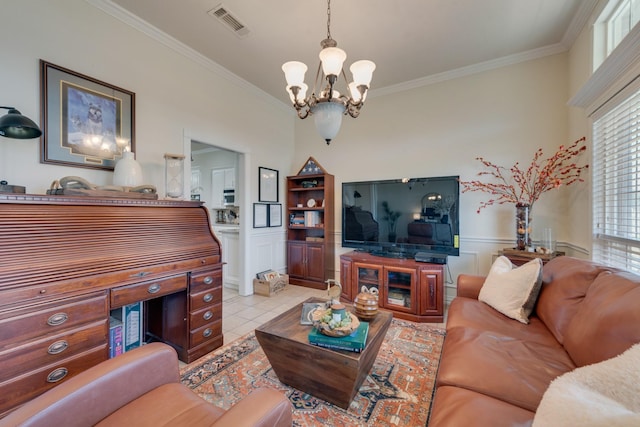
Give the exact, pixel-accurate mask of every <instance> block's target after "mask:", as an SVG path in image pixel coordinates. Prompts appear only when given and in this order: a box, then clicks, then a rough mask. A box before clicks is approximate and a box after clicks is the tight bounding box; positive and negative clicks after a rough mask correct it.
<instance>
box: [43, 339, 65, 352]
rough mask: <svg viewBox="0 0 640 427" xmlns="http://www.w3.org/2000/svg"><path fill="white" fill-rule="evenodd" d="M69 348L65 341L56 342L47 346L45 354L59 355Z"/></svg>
mask: <svg viewBox="0 0 640 427" xmlns="http://www.w3.org/2000/svg"><path fill="white" fill-rule="evenodd" d="M67 348H69V343H68V342H66V341H65V340H60V341H56V342H54V343H53V344H51V345H50V346H49V349H48V350H47V353H49V354H60V353H62V352H63V351H65V350H66V349H67Z"/></svg>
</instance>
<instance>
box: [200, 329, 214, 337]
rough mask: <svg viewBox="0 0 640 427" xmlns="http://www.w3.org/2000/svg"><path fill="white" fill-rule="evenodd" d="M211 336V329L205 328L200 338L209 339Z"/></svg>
mask: <svg viewBox="0 0 640 427" xmlns="http://www.w3.org/2000/svg"><path fill="white" fill-rule="evenodd" d="M211 334H213V331H212V330H211V328H207V329H205V330H204V332H203V333H202V336H203V337H205V338H209V337H210V336H211Z"/></svg>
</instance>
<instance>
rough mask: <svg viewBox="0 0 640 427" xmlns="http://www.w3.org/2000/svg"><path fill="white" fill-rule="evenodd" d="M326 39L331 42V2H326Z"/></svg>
mask: <svg viewBox="0 0 640 427" xmlns="http://www.w3.org/2000/svg"><path fill="white" fill-rule="evenodd" d="M327 38H328V39H329V40H331V0H327Z"/></svg>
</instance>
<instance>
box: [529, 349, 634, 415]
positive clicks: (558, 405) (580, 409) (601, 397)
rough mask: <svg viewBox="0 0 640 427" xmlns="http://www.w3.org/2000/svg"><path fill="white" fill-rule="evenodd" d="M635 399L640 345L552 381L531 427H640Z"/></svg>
mask: <svg viewBox="0 0 640 427" xmlns="http://www.w3.org/2000/svg"><path fill="white" fill-rule="evenodd" d="M596 345H597V344H596ZM638 396H640V344H636V345H634V346H633V347H631V348H630V349H629V350H627V351H625V352H624V353H622V354H621V355H619V356H616V357H614V358H611V359H609V360H605V361H603V362H600V363H595V364H593V365H587V366H583V367H582V368H577V369H574V370H573V371H571V372H567V373H566V374H564V375H561V376H559V377H558V378H556V379H555V380H553V381H552V382H551V385H549V388H548V389H547V391H545V393H544V395H543V396H542V401H541V402H540V405H539V406H538V410H537V411H536V415H535V416H534V418H533V427H547V426H553V427H573V426H580V427H623V426H624V427H627V426H629V427H631V426H640V399H639V398H638Z"/></svg>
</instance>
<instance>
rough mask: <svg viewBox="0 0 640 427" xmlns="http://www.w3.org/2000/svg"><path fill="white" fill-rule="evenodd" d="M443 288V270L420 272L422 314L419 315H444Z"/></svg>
mask: <svg viewBox="0 0 640 427" xmlns="http://www.w3.org/2000/svg"><path fill="white" fill-rule="evenodd" d="M443 286H444V284H443V282H442V271H441V270H420V312H419V313H418V314H421V315H442V314H444V311H443V307H442V304H443V299H444V295H442V292H443V291H444V288H443Z"/></svg>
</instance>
